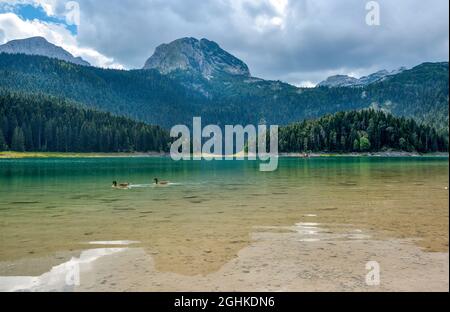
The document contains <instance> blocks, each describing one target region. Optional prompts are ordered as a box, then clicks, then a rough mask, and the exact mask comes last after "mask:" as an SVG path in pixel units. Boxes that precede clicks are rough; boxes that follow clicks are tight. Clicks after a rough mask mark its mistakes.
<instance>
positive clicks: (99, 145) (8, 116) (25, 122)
mask: <svg viewBox="0 0 450 312" xmlns="http://www.w3.org/2000/svg"><path fill="white" fill-rule="evenodd" d="M168 142H169V135H168V133H167V131H165V130H164V129H162V128H160V127H158V126H149V125H147V124H145V123H141V122H136V121H133V120H131V119H128V118H125V117H117V116H113V115H111V114H110V113H104V112H99V111H95V110H91V109H84V108H81V107H78V106H75V105H72V104H71V103H67V102H66V101H63V100H60V99H57V98H53V97H48V96H44V95H35V94H22V93H13V92H9V91H3V90H0V151H1V150H13V151H41V152H149V151H158V152H159V151H165V150H167V149H168Z"/></svg>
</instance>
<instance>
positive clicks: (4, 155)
mask: <svg viewBox="0 0 450 312" xmlns="http://www.w3.org/2000/svg"><path fill="white" fill-rule="evenodd" d="M307 155H308V156H307V157H305V153H280V154H279V157H284V158H321V157H449V153H448V152H447V153H444V152H436V153H425V154H422V153H416V152H400V151H387V152H370V153H342V154H339V153H310V154H307ZM132 157H142V158H144V157H170V154H169V153H164V152H161V153H158V152H149V153H69V152H68V153H65V152H0V160H1V159H42V158H132Z"/></svg>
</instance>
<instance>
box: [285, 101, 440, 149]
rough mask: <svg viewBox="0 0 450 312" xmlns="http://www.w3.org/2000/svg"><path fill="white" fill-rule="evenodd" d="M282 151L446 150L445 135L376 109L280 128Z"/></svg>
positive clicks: (330, 116)
mask: <svg viewBox="0 0 450 312" xmlns="http://www.w3.org/2000/svg"><path fill="white" fill-rule="evenodd" d="M279 149H280V151H281V152H308V151H313V152H319V151H320V152H343V153H348V152H374V151H382V150H398V151H408V152H413V151H416V152H421V153H425V152H438V151H440V152H447V151H448V136H447V135H445V134H442V133H440V132H438V131H436V130H435V129H434V128H432V127H430V126H426V125H422V124H418V123H417V122H415V121H414V120H413V119H408V118H397V117H394V116H392V115H390V114H387V113H384V112H382V111H376V110H372V109H370V110H361V111H350V112H339V113H336V114H334V115H327V116H324V117H322V118H320V119H316V120H308V121H303V122H300V123H294V124H291V125H289V126H286V127H283V128H281V129H280V133H279Z"/></svg>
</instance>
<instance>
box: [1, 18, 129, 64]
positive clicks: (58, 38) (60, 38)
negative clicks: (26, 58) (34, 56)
mask: <svg viewBox="0 0 450 312" xmlns="http://www.w3.org/2000/svg"><path fill="white" fill-rule="evenodd" d="M0 33H1V36H0V40H1V41H0V42H1V43H5V42H8V41H10V40H14V39H24V38H29V37H35V36H42V37H44V38H46V39H47V40H48V41H49V42H51V43H53V44H55V45H57V46H60V47H62V48H63V49H65V50H67V51H69V52H70V53H72V54H73V55H74V56H80V57H82V58H83V59H85V60H86V61H88V62H89V63H91V64H92V65H94V66H98V67H107V68H117V69H123V68H124V67H123V65H122V64H119V63H117V62H115V61H114V59H113V58H110V57H107V56H105V55H103V54H101V53H99V52H98V51H96V50H95V49H93V48H90V47H85V46H80V44H79V43H78V41H77V36H75V35H73V34H72V33H71V32H70V31H69V30H68V29H67V28H66V27H65V26H64V25H63V24H56V23H49V22H45V21H41V20H37V19H35V20H23V19H22V18H20V17H19V16H17V15H16V14H15V13H3V14H0Z"/></svg>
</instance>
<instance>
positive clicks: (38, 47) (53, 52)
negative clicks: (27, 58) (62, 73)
mask: <svg viewBox="0 0 450 312" xmlns="http://www.w3.org/2000/svg"><path fill="white" fill-rule="evenodd" d="M0 53H8V54H27V55H41V56H46V57H50V58H56V59H59V60H62V61H66V62H70V63H73V64H77V65H83V66H90V64H89V63H88V62H86V61H85V60H83V59H82V58H81V57H74V56H73V55H72V54H70V53H69V52H67V51H66V50H64V49H63V48H61V47H58V46H56V45H54V44H52V43H50V42H48V41H47V40H46V39H45V38H43V37H31V38H27V39H18V40H12V41H9V42H7V43H5V44H3V45H0Z"/></svg>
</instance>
